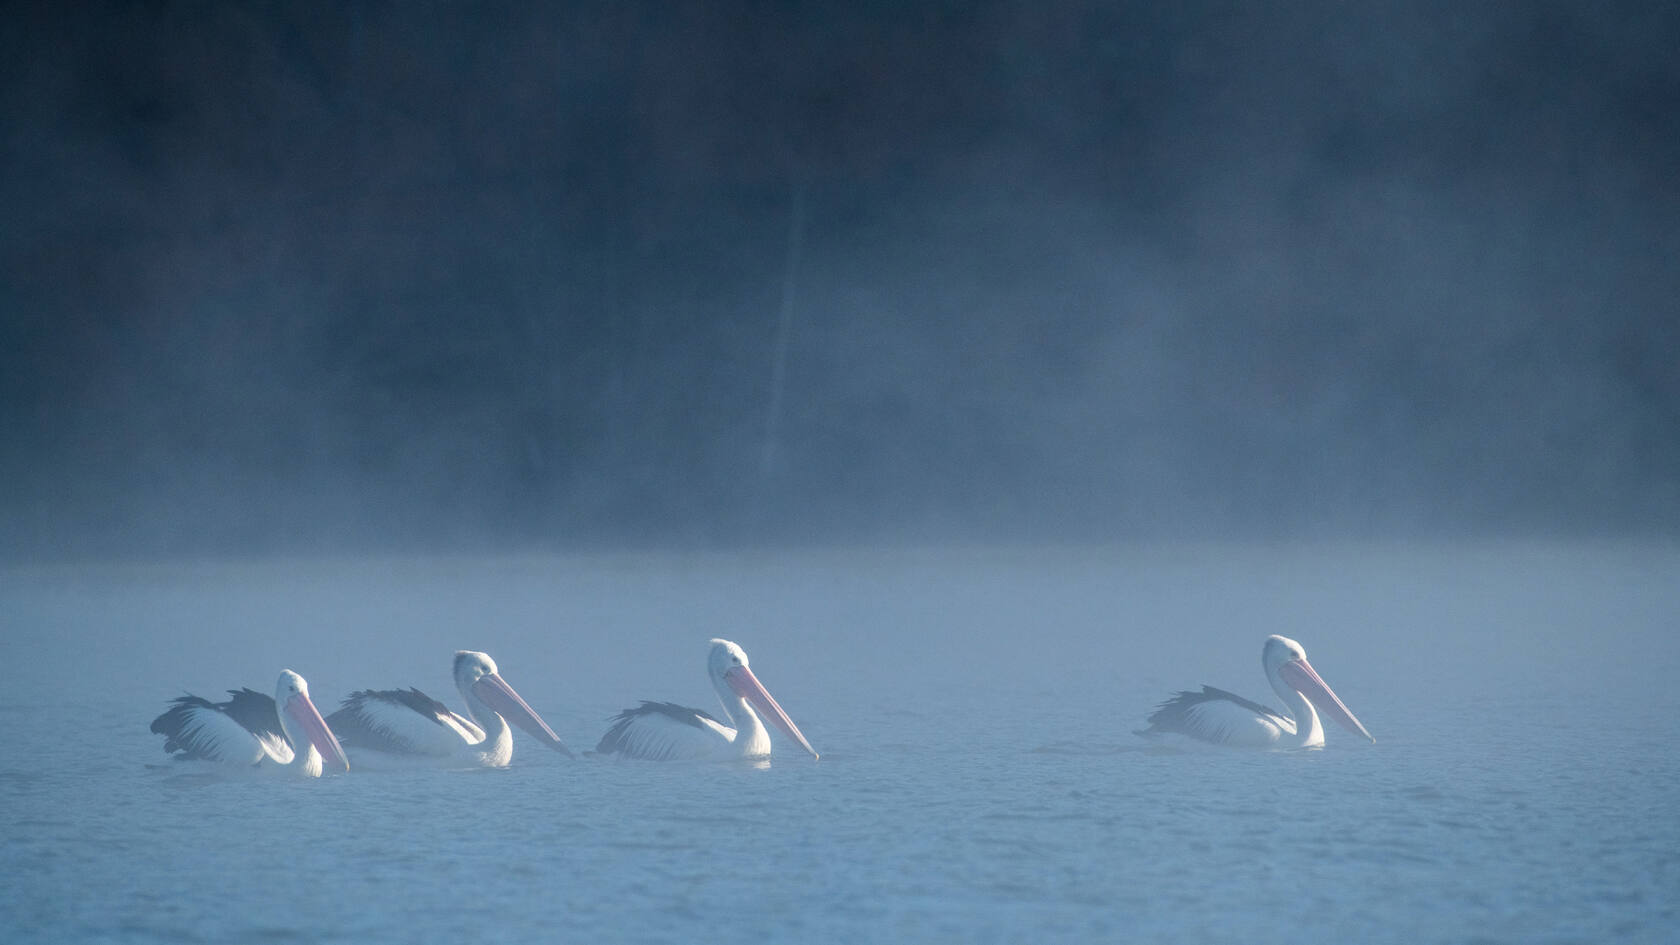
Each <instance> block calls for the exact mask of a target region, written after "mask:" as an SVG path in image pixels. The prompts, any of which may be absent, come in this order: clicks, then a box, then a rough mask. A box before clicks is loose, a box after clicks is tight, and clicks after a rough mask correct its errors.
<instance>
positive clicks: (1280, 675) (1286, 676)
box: [1260, 633, 1376, 742]
mask: <svg viewBox="0 0 1680 945" xmlns="http://www.w3.org/2000/svg"><path fill="white" fill-rule="evenodd" d="M1260 663H1261V665H1262V666H1264V667H1265V669H1266V678H1267V679H1270V680H1273V688H1277V687H1278V684H1279V683H1281V684H1282V685H1283V686H1286V687H1288V688H1289V689H1292V690H1294V691H1295V692H1298V693H1300V694H1301V695H1302V696H1304V697H1305V698H1306V700H1307V701H1308V702H1310V703H1312V705H1313V707H1314V708H1316V709H1317V710H1318V711H1319V712H1321V713H1323V714H1324V715H1327V716H1329V717H1330V718H1332V719H1335V720H1336V722H1337V723H1338V724H1340V725H1341V726H1342V727H1343V728H1345V729H1347V730H1348V731H1350V732H1352V733H1354V734H1355V735H1361V736H1364V737H1365V738H1368V739H1370V740H1371V741H1373V742H1374V741H1376V739H1375V738H1373V737H1372V736H1371V733H1370V732H1368V731H1366V730H1365V726H1364V725H1363V724H1361V723H1360V721H1359V720H1358V719H1357V718H1355V717H1354V715H1353V713H1352V712H1350V711H1348V707H1347V706H1345V705H1343V704H1342V700H1341V699H1340V698H1339V697H1338V696H1337V695H1336V693H1335V690H1333V689H1331V688H1330V684H1329V683H1326V682H1325V681H1324V680H1323V679H1321V678H1320V677H1319V675H1318V671H1317V670H1315V669H1313V667H1312V664H1311V663H1309V662H1307V651H1306V649H1305V648H1303V647H1302V646H1301V644H1299V643H1296V642H1295V641H1294V640H1291V639H1289V638H1288V637H1284V636H1278V635H1277V634H1275V633H1274V634H1272V635H1271V636H1269V637H1267V638H1266V646H1265V648H1264V649H1262V650H1261V652H1260ZM1280 694H1282V691H1281V690H1280Z"/></svg>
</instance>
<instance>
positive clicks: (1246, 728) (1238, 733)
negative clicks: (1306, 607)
mask: <svg viewBox="0 0 1680 945" xmlns="http://www.w3.org/2000/svg"><path fill="white" fill-rule="evenodd" d="M1260 664H1261V666H1262V667H1263V668H1264V669H1265V671H1266V679H1267V681H1269V682H1270V683H1271V684H1272V691H1273V692H1276V693H1277V694H1278V698H1279V699H1282V700H1283V704H1284V706H1285V710H1284V712H1282V713H1279V712H1275V711H1273V710H1272V709H1270V708H1268V707H1266V706H1263V705H1261V704H1259V703H1258V702H1250V701H1249V700H1247V699H1244V698H1243V697H1242V696H1238V695H1234V694H1232V693H1229V692H1226V691H1225V690H1223V689H1215V688H1214V687H1212V686H1203V687H1202V691H1201V692H1188V691H1186V692H1179V693H1177V694H1175V695H1174V696H1173V697H1172V698H1171V699H1168V700H1167V701H1166V702H1163V703H1161V705H1160V706H1159V707H1158V708H1156V710H1155V712H1154V714H1152V715H1150V716H1149V727H1148V728H1147V729H1143V730H1141V731H1139V732H1138V734H1139V735H1146V736H1156V735H1163V734H1178V735H1186V736H1189V737H1190V738H1194V739H1198V740H1200V741H1204V742H1212V743H1214V744H1217V745H1232V746H1246V747H1256V748H1322V747H1323V746H1324V727H1323V725H1321V724H1320V722H1319V718H1318V713H1319V712H1323V713H1324V714H1325V715H1328V716H1329V717H1330V718H1332V719H1335V720H1336V722H1337V724H1339V725H1341V726H1342V727H1343V728H1345V729H1347V730H1348V731H1350V732H1353V733H1354V734H1356V735H1361V736H1364V737H1365V738H1367V739H1370V740H1371V741H1373V742H1375V741H1376V739H1375V738H1372V737H1371V733H1370V732H1368V731H1366V730H1365V726H1364V725H1362V724H1360V722H1359V720H1358V719H1357V718H1354V715H1353V713H1352V712H1350V711H1348V707H1347V706H1345V705H1343V704H1342V700H1341V699H1340V698H1338V697H1337V695H1336V693H1335V691H1334V690H1332V689H1331V688H1330V686H1329V684H1328V683H1326V682H1325V681H1324V680H1323V679H1321V678H1320V677H1319V675H1318V672H1317V671H1316V670H1314V669H1313V667H1312V664H1311V663H1309V662H1307V651H1306V650H1304V649H1302V648H1301V644H1299V643H1296V642H1295V641H1294V640H1291V639H1289V638H1288V637H1281V636H1277V635H1276V634H1273V635H1272V636H1270V637H1267V638H1266V645H1265V647H1264V648H1263V649H1262V650H1261V651H1260Z"/></svg>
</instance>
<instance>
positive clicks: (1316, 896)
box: [0, 545, 1680, 943]
mask: <svg viewBox="0 0 1680 945" xmlns="http://www.w3.org/2000/svg"><path fill="white" fill-rule="evenodd" d="M0 601H3V602H4V603H3V604H0V629H3V634H0V658H3V665H4V666H5V667H6V668H7V673H6V680H7V682H6V686H5V687H4V688H3V690H0V723H3V724H0V730H3V731H4V732H5V735H4V736H3V737H4V742H3V743H0V747H3V749H4V750H3V757H0V810H3V812H4V815H5V818H6V822H7V830H6V833H5V838H6V839H5V841H4V844H3V845H0V875H3V876H4V877H5V881H4V883H3V884H0V940H4V941H6V942H8V943H19V942H93V941H111V942H147V941H159V942H287V941H303V942H314V941H344V942H357V943H399V942H400V943H410V942H433V941H438V942H442V941H453V942H460V941H474V942H529V941H556V940H579V941H585V940H587V941H603V942H619V941H625V942H695V941H715V940H725V939H734V938H742V937H746V938H750V939H757V940H768V941H801V942H808V941H836V942H840V941H845V942H912V941H913V942H1022V941H1032V942H1047V941H1186V940H1193V939H1197V938H1200V939H1205V940H1214V941H1243V942H1303V941H1335V942H1406V943H1421V942H1523V943H1531V942H1606V941H1618V942H1672V941H1675V940H1676V935H1677V932H1676V930H1677V929H1680V770H1677V769H1680V760H1677V758H1680V753H1677V752H1676V751H1675V748H1674V746H1675V743H1676V736H1677V735H1680V721H1677V720H1680V695H1677V691H1676V688H1675V687H1674V686H1673V685H1672V680H1674V679H1675V678H1676V672H1677V671H1680V633H1677V632H1676V631H1677V630H1680V627H1677V626H1676V622H1677V615H1680V552H1677V551H1676V550H1675V549H1673V548H1669V547H1650V546H1637V547H1630V546H1614V545H1591V546H1586V545H1575V546H1569V545H1486V546H1476V547H1428V546H1422V547H1397V546H1381V547H1373V546H1306V547H1299V546H1297V547H1268V546H1212V545H1205V546H1202V545H1181V546H1151V547H1133V548H1120V549H1077V548H1045V549H1031V548H1026V549H1023V548H1013V549H932V550H896V551H850V552H801V553H797V554H783V555H770V554H761V555H692V556H628V555H627V556H617V557H612V556H607V557H588V558H586V557H575V558H572V557H532V558H477V559H471V558H463V559H417V560H378V561H356V560H348V559H345V560H324V561H318V560H310V561H278V562H277V561H267V562H248V563H227V562H197V563H195V562H175V563H168V564H150V565H131V566H106V567H99V568H86V569H65V568H41V569H29V568H17V569H12V570H10V571H5V572H0ZM1274 632H1282V633H1287V634H1289V635H1290V636H1293V637H1295V638H1296V639H1298V640H1300V641H1301V642H1302V643H1303V644H1304V645H1305V646H1306V648H1307V650H1308V653H1309V654H1310V656H1311V658H1312V660H1313V663H1314V665H1315V666H1316V667H1317V669H1318V670H1319V672H1320V674H1321V675H1323V677H1324V678H1325V679H1326V680H1327V681H1328V682H1329V683H1330V684H1331V685H1332V686H1334V687H1335V688H1336V689H1337V691H1338V693H1339V694H1340V695H1341V697H1342V698H1343V700H1344V701H1346V702H1347V704H1348V706H1349V707H1350V708H1351V709H1352V710H1353V711H1354V712H1355V713H1357V714H1358V715H1359V717H1360V719H1361V720H1362V721H1363V722H1364V723H1365V724H1366V726H1367V727H1369V728H1370V730H1371V731H1372V733H1373V734H1374V735H1375V736H1376V737H1377V743H1376V744H1374V745H1369V744H1365V743H1363V741H1361V740H1358V739H1354V738H1352V737H1350V736H1347V735H1346V733H1344V732H1342V731H1341V730H1340V729H1337V728H1334V727H1332V728H1330V729H1329V730H1328V732H1327V737H1328V739H1329V743H1328V745H1327V747H1326V748H1325V749H1324V750H1323V751H1317V752H1294V753H1288V752H1285V753H1249V752H1227V751H1213V750H1201V751H1195V750H1191V751H1171V750H1163V749H1160V748H1156V747H1152V746H1151V745H1149V744H1148V743H1145V742H1143V741H1142V740H1140V739H1137V738H1135V737H1134V736H1132V735H1131V734H1130V729H1131V728H1133V727H1135V726H1137V725H1139V724H1140V723H1141V720H1142V718H1143V716H1144V715H1145V714H1147V712H1148V711H1149V709H1150V707H1151V706H1152V705H1153V704H1154V703H1155V702H1157V701H1159V700H1160V699H1161V698H1162V697H1164V696H1165V695H1167V694H1168V693H1169V692H1170V691H1171V690H1172V689H1175V688H1180V687H1190V686H1195V685H1200V684H1202V683H1204V682H1205V683H1211V684H1214V685H1218V686H1222V687H1225V688H1229V689H1233V690H1235V691H1237V692H1239V693H1242V694H1245V695H1248V696H1250V697H1253V698H1259V699H1262V700H1263V701H1275V700H1274V699H1273V697H1272V695H1271V693H1270V692H1269V691H1268V690H1267V688H1266V685H1265V682H1264V680H1263V678H1262V677H1261V674H1260V669H1259V650H1260V644H1261V641H1262V640H1263V639H1264V637H1265V636H1266V634H1268V633H1274ZM716 635H722V636H728V637H731V638H733V639H735V640H737V641H738V642H740V643H742V644H743V645H744V646H745V647H746V648H747V650H748V652H749V653H750V654H751V655H752V657H753V666H754V669H755V671H756V672H757V674H758V676H759V678H760V679H761V680H763V681H764V683H765V684H766V685H767V686H768V687H769V688H770V690H771V691H772V692H773V693H774V694H775V695H776V696H777V698H778V699H779V700H780V701H781V703H782V705H783V707H784V708H786V709H787V711H788V712H789V713H790V714H791V715H792V717H793V718H794V719H795V721H796V722H798V723H799V725H800V726H801V728H802V729H803V730H804V731H805V734H806V735H807V736H809V737H810V739H811V741H812V742H813V744H814V745H815V746H816V747H817V748H818V750H819V751H821V752H822V753H823V757H822V760H821V761H818V762H812V761H811V760H810V759H809V758H807V757H803V756H802V755H800V754H799V753H797V752H796V751H790V750H787V748H788V746H787V745H786V744H785V743H778V748H777V754H776V756H775V759H774V761H773V763H772V764H771V765H769V766H768V767H762V768H758V767H751V766H745V765H677V766H665V765H656V764H643V763H634V762H630V763H624V762H611V761H601V760H595V759H584V760H578V761H568V760H567V759H565V758H563V757H561V756H559V755H557V754H554V753H550V752H546V751H543V750H542V749H540V748H538V747H537V746H536V745H535V744H534V743H532V742H531V741H529V740H528V739H525V738H524V737H523V735H522V734H521V735H519V736H518V738H519V741H518V745H517V748H516V754H515V757H514V765H513V767H511V768H509V769H506V770H497V771H477V770H474V771H411V772H389V773H359V772H358V773H352V774H350V775H348V776H341V777H331V778H326V779H322V780H321V781H317V782H292V781H286V780H272V781H270V780H259V779H251V778H233V779H230V778H225V777H213V776H206V775H204V774H201V773H198V771H197V769H195V768H194V767H192V766H188V765H180V764H170V763H168V762H167V761H166V759H165V758H164V755H163V753H162V750H161V739H160V738H158V737H156V736H153V735H151V734H150V733H148V732H147V730H146V727H147V725H148V723H149V722H150V720H151V718H152V717H153V716H155V715H156V714H157V713H158V712H159V711H161V710H162V708H163V706H164V704H165V702H166V700H168V699H169V698H172V697H173V696H175V695H178V694H179V693H180V692H181V691H183V690H186V691H193V692H197V693H200V694H204V695H213V694H217V693H219V691H220V690H222V689H225V688H227V687H230V686H239V685H250V686H252V687H254V688H259V689H267V688H270V687H272V685H273V680H274V677H275V675H276V674H277V673H278V671H279V669H281V668H283V667H290V668H293V669H296V670H298V671H299V672H302V673H303V674H304V675H305V676H307V677H308V678H309V680H310V684H311V688H312V691H313V693H314V695H315V699H316V701H317V703H318V704H320V705H321V706H322V707H323V708H324V709H330V707H331V706H332V705H335V704H336V702H337V699H338V698H339V697H340V696H342V695H343V694H344V693H346V692H348V691H349V690H350V689H353V688H360V687H365V686H395V685H417V686H420V687H421V688H423V689H426V690H428V691H429V692H431V693H432V694H433V695H435V696H438V697H440V698H442V699H444V700H445V701H446V702H449V703H451V704H453V705H459V702H460V699H459V696H458V695H457V694H456V693H455V692H453V691H452V688H451V686H450V683H449V676H448V663H449V657H450V654H451V652H452V651H453V650H454V649H457V648H474V649H484V650H487V651H489V652H490V653H492V655H494V656H495V657H496V658H497V660H498V662H499V663H500V664H501V669H502V674H503V676H504V677H505V678H507V679H508V681H509V682H511V683H512V684H513V685H514V686H515V687H516V688H517V689H519V691H520V692H521V694H522V695H524V696H525V698H526V699H527V701H529V702H531V704H532V705H533V706H535V707H536V708H537V709H538V711H540V712H542V713H543V715H544V716H545V717H546V718H547V719H548V721H549V722H550V723H551V724H552V725H553V727H554V728H555V729H556V730H557V731H558V732H560V734H561V735H562V736H563V737H565V738H567V739H568V740H569V741H570V742H571V743H572V745H573V747H574V748H579V749H581V748H587V747H590V746H591V745H592V744H593V742H594V740H595V739H596V738H598V737H599V736H600V734H601V732H602V731H604V730H605V728H606V718H607V716H609V715H611V714H612V713H613V712H614V711H616V710H617V709H619V708H622V707H624V706H626V705H629V704H632V703H633V702H634V700H636V699H638V698H659V699H672V700H676V701H681V702H685V703H688V704H692V705H698V706H703V707H707V708H710V707H711V706H712V703H713V700H712V697H711V695H710V691H709V686H708V684H707V682H706V680H705V677H704V673H703V660H704V654H705V641H706V639H707V638H708V637H711V636H716Z"/></svg>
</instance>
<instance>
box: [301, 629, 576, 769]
mask: <svg viewBox="0 0 1680 945" xmlns="http://www.w3.org/2000/svg"><path fill="white" fill-rule="evenodd" d="M455 688H457V689H459V690H460V691H461V698H462V699H465V700H466V702H467V715H465V716H463V715H461V714H459V713H456V712H452V711H450V710H449V707H448V706H446V705H444V704H443V703H441V702H439V701H437V700H436V699H433V698H432V697H431V696H428V695H426V694H425V693H423V692H421V691H420V690H418V689H413V688H409V689H363V690H360V691H357V692H353V693H351V694H350V696H349V698H347V699H345V700H344V703H343V705H341V706H339V708H338V711H336V712H334V713H333V714H332V715H329V716H327V721H328V722H329V723H331V724H332V726H333V728H335V729H337V730H338V732H339V733H340V735H341V736H342V737H343V739H344V744H345V745H347V746H349V748H350V750H351V751H353V752H355V753H356V755H357V757H358V758H363V759H374V766H375V767H379V766H381V765H380V762H389V761H396V760H399V759H400V760H402V761H419V762H434V763H439V764H445V765H451V766H453V765H462V766H470V765H479V766H482V767H486V768H505V767H507V764H508V762H509V761H512V760H513V730H512V729H510V728H508V724H507V720H508V719H512V720H513V722H514V724H516V725H518V726H519V727H520V728H522V729H524V730H525V731H527V732H529V733H530V734H531V737H532V738H535V739H536V740H537V741H539V742H542V743H543V744H544V745H547V746H548V747H550V748H552V749H554V750H555V751H558V752H562V753H564V754H565V755H566V757H568V758H569V757H571V755H572V753H571V751H569V750H568V749H567V748H566V745H565V743H564V742H562V741H561V740H560V736H558V735H556V734H554V730H553V729H551V728H549V727H548V723H547V722H544V721H543V720H542V716H540V715H538V714H537V713H536V710H534V709H532V708H531V707H530V706H529V705H526V704H525V700H524V699H521V698H520V697H519V693H517V692H514V691H513V687H512V686H509V685H508V684H507V682H506V681H505V680H503V679H502V676H501V674H500V673H498V672H497V671H496V661H495V660H493V659H491V658H490V656H489V654H487V653H478V652H475V651H473V650H458V651H456V653H455ZM468 716H470V718H469V717H468Z"/></svg>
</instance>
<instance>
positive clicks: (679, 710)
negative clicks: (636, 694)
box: [595, 700, 723, 760]
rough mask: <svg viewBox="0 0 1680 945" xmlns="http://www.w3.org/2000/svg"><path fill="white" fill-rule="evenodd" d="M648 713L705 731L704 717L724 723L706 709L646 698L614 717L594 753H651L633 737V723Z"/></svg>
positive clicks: (638, 754)
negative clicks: (649, 700)
mask: <svg viewBox="0 0 1680 945" xmlns="http://www.w3.org/2000/svg"><path fill="white" fill-rule="evenodd" d="M648 716H663V717H665V718H667V719H670V720H671V721H673V722H678V723H680V724H683V725H691V726H693V727H695V728H697V729H701V730H702V731H704V730H706V725H705V724H704V723H703V722H701V721H700V720H701V719H707V720H709V721H711V722H713V723H716V724H719V725H721V724H723V723H721V722H718V720H717V719H715V718H713V717H712V716H711V715H710V714H708V713H707V712H706V711H705V710H703V709H691V708H689V707H687V706H681V705H677V704H676V703H675V702H648V701H646V700H644V701H643V702H642V704H641V705H639V706H637V707H635V708H634V709H625V710H624V711H623V712H620V713H618V714H617V715H615V716H613V717H612V722H613V725H612V727H611V728H609V729H607V734H605V735H602V736H601V742H600V744H598V745H596V746H595V753H596V754H598V755H611V754H615V753H618V752H624V753H626V754H631V755H636V756H638V757H645V756H648V750H647V747H646V746H644V745H642V744H640V743H639V742H638V741H637V740H636V739H635V738H634V731H633V726H635V724H636V723H637V722H638V721H639V720H641V719H643V718H646V717H648ZM654 760H662V758H659V757H655V758H654Z"/></svg>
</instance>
